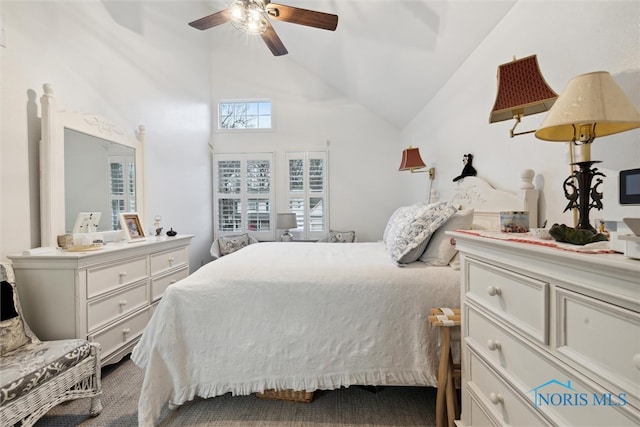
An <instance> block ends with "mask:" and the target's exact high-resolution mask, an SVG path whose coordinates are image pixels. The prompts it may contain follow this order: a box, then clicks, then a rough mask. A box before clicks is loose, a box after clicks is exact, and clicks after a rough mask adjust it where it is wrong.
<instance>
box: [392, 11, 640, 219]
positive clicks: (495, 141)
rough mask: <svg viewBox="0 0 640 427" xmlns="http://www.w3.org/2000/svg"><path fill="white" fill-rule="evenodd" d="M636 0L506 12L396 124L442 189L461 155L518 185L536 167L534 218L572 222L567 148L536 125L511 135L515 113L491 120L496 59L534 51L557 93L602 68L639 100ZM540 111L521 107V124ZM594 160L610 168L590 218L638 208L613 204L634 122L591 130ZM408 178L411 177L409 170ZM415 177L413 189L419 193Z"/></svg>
mask: <svg viewBox="0 0 640 427" xmlns="http://www.w3.org/2000/svg"><path fill="white" fill-rule="evenodd" d="M639 25H640V3H638V2H637V1H610V2H609V1H607V2H605V1H548V2H547V1H533V0H521V1H519V2H517V3H516V4H515V5H514V7H513V8H512V9H511V10H510V11H509V13H507V15H506V16H505V17H504V19H503V20H502V21H501V22H500V23H499V24H498V25H497V26H496V27H495V29H494V30H493V32H491V33H490V34H489V35H488V37H487V38H486V39H485V40H484V41H483V42H482V43H481V44H480V46H479V47H478V48H477V49H476V51H475V52H473V54H472V55H471V56H470V57H469V58H468V59H467V60H466V61H465V63H464V64H463V65H462V66H461V67H460V68H459V69H458V70H457V72H456V73H455V74H454V75H453V76H452V77H451V79H450V80H449V81H448V82H447V84H446V85H444V86H443V87H442V89H441V90H440V92H439V93H438V94H437V96H436V97H435V98H434V99H432V100H431V101H430V102H429V103H428V104H427V105H426V106H425V107H424V109H423V110H422V111H421V112H420V113H419V114H418V115H417V116H416V117H415V119H414V120H413V121H412V122H411V124H410V125H408V126H407V127H406V128H405V130H404V132H403V138H402V139H403V142H404V143H405V145H408V144H412V145H413V146H417V147H420V151H421V153H422V154H423V158H424V160H425V162H427V164H429V165H430V166H435V167H436V169H437V178H436V182H435V185H437V187H438V189H439V191H440V193H441V198H446V197H447V196H448V195H450V194H451V191H452V190H453V188H454V184H453V183H452V181H451V180H452V179H453V177H455V176H457V175H458V174H459V173H460V172H461V170H462V163H461V161H462V155H463V154H464V153H473V154H474V156H475V159H474V162H473V164H474V166H475V168H476V169H477V171H478V175H479V176H481V177H484V178H486V179H487V180H488V181H489V182H491V183H492V184H493V185H494V186H495V187H498V188H501V189H505V190H510V191H516V190H517V189H518V188H519V175H520V171H521V170H522V169H524V168H531V169H534V170H535V171H536V173H537V174H538V176H537V177H536V181H535V182H536V184H537V186H538V188H539V189H541V190H542V200H541V214H540V219H541V220H542V219H544V218H546V219H548V220H549V224H553V223H554V222H558V223H566V224H573V218H572V216H571V215H570V214H569V213H565V214H562V211H563V210H564V207H565V205H566V203H567V202H566V200H565V198H564V193H563V190H562V183H563V181H564V180H565V178H566V177H567V176H568V175H569V166H568V163H569V160H568V159H569V158H568V148H567V145H565V144H564V143H549V142H545V141H542V140H538V139H536V138H535V136H534V135H533V134H527V135H522V136H516V137H514V138H513V139H511V138H509V129H510V128H511V126H512V125H513V122H512V121H504V122H499V123H494V124H491V125H489V112H490V111H491V108H492V106H493V103H494V101H495V93H496V71H497V68H498V65H500V64H503V63H505V62H508V61H510V60H511V59H512V57H513V56H515V57H517V58H522V57H525V56H529V55H532V54H537V57H538V62H539V64H540V69H541V70H542V73H543V75H544V77H545V78H546V80H547V82H548V83H549V85H550V86H551V87H552V88H553V89H554V90H555V91H556V92H557V93H560V92H561V91H562V90H563V89H564V87H565V85H566V84H567V82H568V81H569V80H570V79H571V78H572V77H574V76H576V75H578V74H582V73H586V72H591V71H598V70H605V71H609V72H610V73H611V74H612V75H613V77H614V79H615V80H616V81H617V82H618V83H619V84H620V85H621V86H622V88H623V90H624V91H625V93H626V94H627V95H628V96H629V97H630V99H631V100H632V102H633V103H634V104H635V105H636V107H640V44H639V43H638V40H640V33H639V31H640V26H639ZM544 116H545V114H544V113H541V114H537V115H533V116H528V117H525V118H524V119H523V122H522V123H521V124H520V126H519V127H518V129H517V130H518V131H525V130H531V129H535V128H536V127H537V126H539V125H540V123H541V122H542V120H543V118H544ZM592 159H593V160H602V161H603V163H601V164H600V165H598V168H599V169H600V170H601V171H603V172H604V173H605V174H606V175H607V177H606V178H605V186H604V199H603V203H604V210H603V211H597V210H592V211H591V216H590V218H591V219H592V220H593V219H597V218H605V219H610V220H621V219H622V217H624V216H634V217H638V216H640V207H637V206H636V207H621V206H619V205H618V201H617V196H618V188H617V180H618V172H619V171H620V170H623V169H631V168H637V167H640V130H637V129H636V130H634V131H630V132H626V133H622V134H618V135H612V136H608V137H603V138H600V139H596V140H595V142H594V144H593V148H592ZM406 182H407V185H412V184H414V185H415V184H416V183H415V182H413V181H409V179H408V178H407V179H406ZM422 191H423V188H422V187H421V186H419V185H415V186H414V194H418V193H419V192H422Z"/></svg>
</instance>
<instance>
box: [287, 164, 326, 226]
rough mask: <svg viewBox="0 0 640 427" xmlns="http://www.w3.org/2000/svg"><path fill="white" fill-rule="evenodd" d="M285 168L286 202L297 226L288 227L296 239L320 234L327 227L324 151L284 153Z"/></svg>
mask: <svg viewBox="0 0 640 427" xmlns="http://www.w3.org/2000/svg"><path fill="white" fill-rule="evenodd" d="M286 160H287V168H288V171H287V172H288V192H287V202H288V203H287V205H288V207H289V212H293V213H295V214H296V219H297V223H298V227H297V229H296V230H290V231H292V232H294V233H295V234H297V236H299V238H300V239H315V238H319V237H322V236H323V235H324V234H326V233H327V232H328V231H329V230H328V224H329V221H328V213H329V210H328V207H327V201H328V199H329V198H328V189H327V176H328V174H327V153H326V152H322V151H316V152H292V153H287V154H286Z"/></svg>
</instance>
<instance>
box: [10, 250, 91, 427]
mask: <svg viewBox="0 0 640 427" xmlns="http://www.w3.org/2000/svg"><path fill="white" fill-rule="evenodd" d="M0 281H1V291H2V294H1V295H0V305H1V318H0V353H1V354H0V425H2V426H13V425H16V424H17V425H20V426H21V427H25V426H32V425H33V424H35V423H36V421H38V419H39V418H41V417H42V416H43V415H44V414H46V413H47V412H48V411H49V410H50V409H51V408H53V407H54V406H56V405H58V404H60V403H62V402H64V401H67V400H73V399H79V398H83V397H90V398H91V407H90V410H89V413H90V415H91V416H97V415H98V414H100V412H101V411H102V403H101V401H100V396H101V394H102V388H101V383H100V345H99V344H97V343H91V342H89V341H86V340H82V339H66V340H57V341H40V340H39V339H38V337H36V336H35V334H34V333H33V332H32V331H31V329H30V328H29V325H27V323H26V321H25V319H24V317H23V315H22V308H21V306H20V300H19V297H18V292H17V290H16V283H15V276H14V273H13V268H12V267H11V264H8V263H0ZM18 286H19V285H18Z"/></svg>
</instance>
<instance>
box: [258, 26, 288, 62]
mask: <svg viewBox="0 0 640 427" xmlns="http://www.w3.org/2000/svg"><path fill="white" fill-rule="evenodd" d="M260 37H262V40H264V42H265V44H266V45H267V47H268V48H269V50H270V51H271V53H273V55H274V56H281V55H286V54H287V53H289V52H288V51H287V48H286V47H284V44H283V43H282V40H280V37H278V34H276V30H274V29H273V26H272V25H271V23H269V22H268V21H267V30H266V31H265V32H264V33H262V34H260Z"/></svg>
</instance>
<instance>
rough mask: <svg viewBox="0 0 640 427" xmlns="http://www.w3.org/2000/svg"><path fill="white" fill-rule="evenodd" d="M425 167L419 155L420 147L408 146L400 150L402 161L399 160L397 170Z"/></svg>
mask: <svg viewBox="0 0 640 427" xmlns="http://www.w3.org/2000/svg"><path fill="white" fill-rule="evenodd" d="M424 167H427V165H425V164H424V162H423V161H422V157H420V149H419V148H414V147H411V146H409V148H405V149H404V150H403V151H402V161H401V162H400V168H398V170H399V171H406V170H411V171H413V169H422V168H424Z"/></svg>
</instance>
